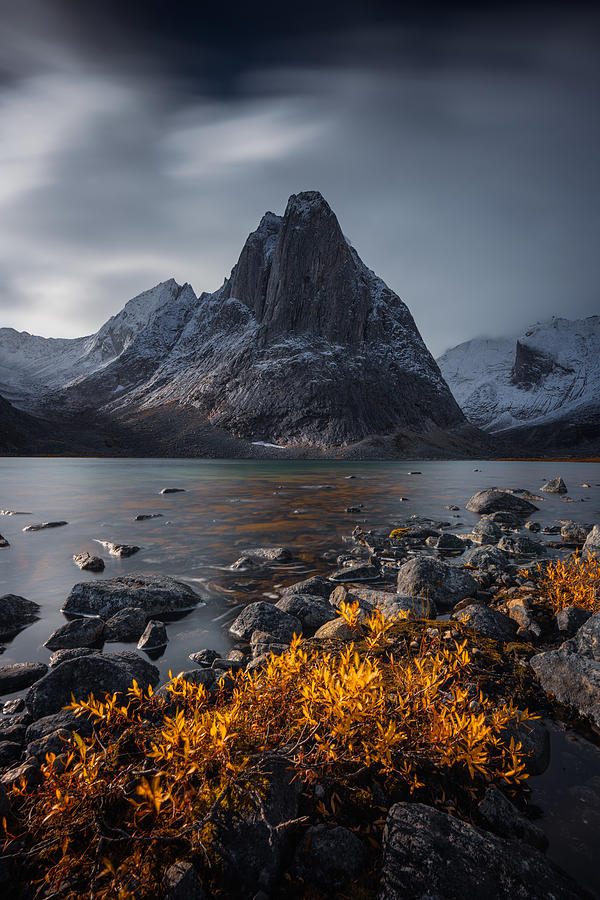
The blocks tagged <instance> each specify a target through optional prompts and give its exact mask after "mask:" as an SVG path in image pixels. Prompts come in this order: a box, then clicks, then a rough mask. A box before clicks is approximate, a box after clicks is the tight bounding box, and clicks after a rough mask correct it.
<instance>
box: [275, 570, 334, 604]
mask: <svg viewBox="0 0 600 900" xmlns="http://www.w3.org/2000/svg"><path fill="white" fill-rule="evenodd" d="M331 591H332V587H331V582H330V581H329V579H328V578H323V577H322V576H321V575H313V576H311V578H306V579H305V580H304V581H297V582H296V583H295V584H290V585H289V587H286V588H284V589H283V590H282V591H281V596H282V597H285V596H286V595H287V594H316V595H317V596H318V597H325V599H326V600H327V599H329V595H330V594H331Z"/></svg>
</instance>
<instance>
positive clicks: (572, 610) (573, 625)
mask: <svg viewBox="0 0 600 900" xmlns="http://www.w3.org/2000/svg"><path fill="white" fill-rule="evenodd" d="M591 615H592V611H591V609H582V607H581V606H565V607H564V609H561V610H560V611H559V612H557V613H556V615H555V616H554V622H555V625H556V629H557V631H559V632H560V633H561V634H564V636H565V637H567V638H570V637H573V635H574V634H575V632H576V631H577V630H578V629H579V628H581V626H582V625H583V624H585V622H587V620H588V619H589V617H590V616H591Z"/></svg>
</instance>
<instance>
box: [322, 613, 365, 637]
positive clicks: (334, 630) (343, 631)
mask: <svg viewBox="0 0 600 900" xmlns="http://www.w3.org/2000/svg"><path fill="white" fill-rule="evenodd" d="M361 636H362V630H361V628H360V625H358V626H355V627H351V626H350V625H348V624H347V623H346V622H345V621H344V620H343V619H342V618H340V616H336V617H335V619H332V620H331V621H330V622H325V624H324V625H321V627H320V628H319V629H318V630H317V631H316V632H315V638H316V640H318V641H324V640H337V641H355V640H357V639H358V638H360V637H361Z"/></svg>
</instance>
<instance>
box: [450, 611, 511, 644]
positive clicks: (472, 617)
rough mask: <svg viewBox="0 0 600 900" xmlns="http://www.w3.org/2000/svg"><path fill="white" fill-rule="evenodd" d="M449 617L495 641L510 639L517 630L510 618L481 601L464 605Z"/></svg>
mask: <svg viewBox="0 0 600 900" xmlns="http://www.w3.org/2000/svg"><path fill="white" fill-rule="evenodd" d="M451 618H452V619H454V620H455V621H457V622H462V623H463V625H468V627H469V628H472V629H473V631H477V632H478V633H479V634H483V635H485V637H489V638H493V639H494V640H495V641H512V640H514V638H515V634H516V632H517V626H516V625H515V623H514V622H513V620H512V619H509V618H508V616H505V615H503V613H501V612H498V611H497V610H496V609H491V608H490V607H489V606H483V605H482V604H481V603H473V604H471V606H465V607H464V608H463V609H461V610H458V612H455V613H452V616H451Z"/></svg>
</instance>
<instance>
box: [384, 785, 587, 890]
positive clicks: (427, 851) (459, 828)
mask: <svg viewBox="0 0 600 900" xmlns="http://www.w3.org/2000/svg"><path fill="white" fill-rule="evenodd" d="M382 850H383V854H382V866H381V881H380V888H379V893H378V895H377V897H378V900H405V898H419V900H425V898H428V900H434V898H435V900H462V898H471V900H488V898H494V900H515V898H527V900H548V898H549V897H551V898H552V900H581V898H582V897H585V896H586V895H587V892H585V891H583V890H582V888H580V887H579V885H577V884H576V883H575V882H574V881H573V880H572V879H571V878H570V877H569V876H568V875H566V874H565V873H564V872H562V871H561V870H560V869H559V868H558V867H557V866H555V865H554V864H553V863H551V862H550V861H549V860H548V859H547V858H546V857H545V856H544V855H543V854H542V853H540V852H539V851H538V850H535V849H534V848H532V847H528V846H527V845H525V844H521V843H516V842H514V841H507V840H505V839H504V838H501V837H497V836H496V835H494V834H491V833H490V832H488V831H483V830H482V829H481V828H478V827H476V826H475V825H470V824H468V823H467V822H463V821H461V820H460V819H456V818H454V817H452V816H449V815H447V813H444V812H440V811H439V810H437V809H433V808H432V807H430V806H424V805H423V804H422V803H396V804H395V805H394V806H392V808H391V809H390V811H389V813H388V817H387V821H386V825H385V829H384V832H383V848H382Z"/></svg>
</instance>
